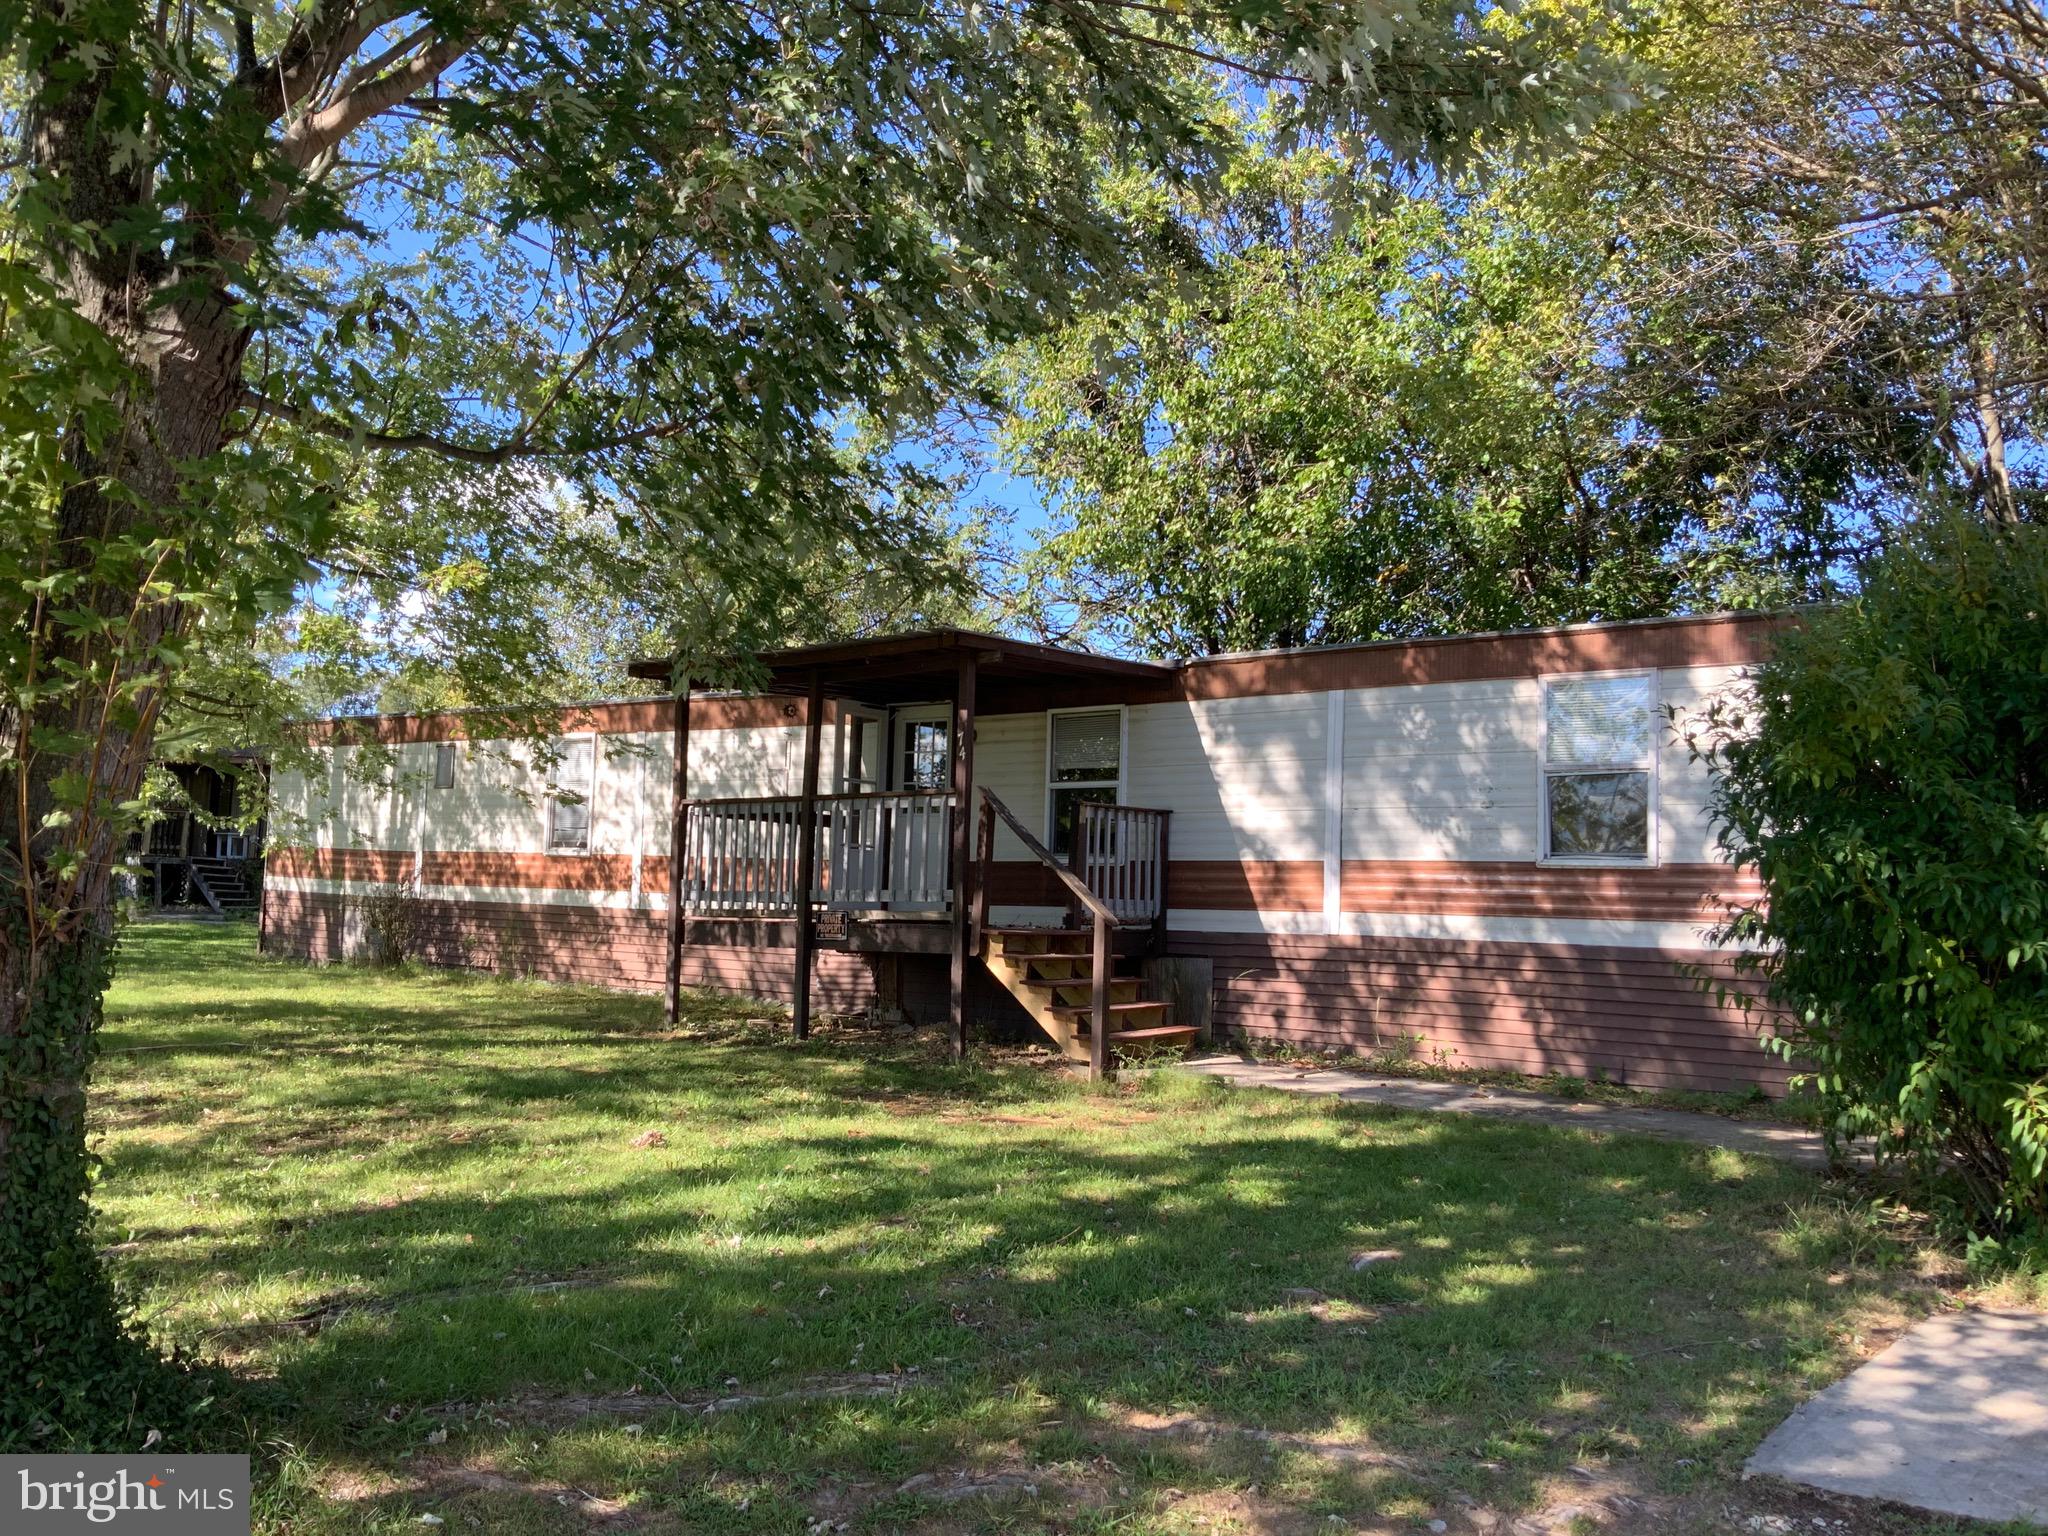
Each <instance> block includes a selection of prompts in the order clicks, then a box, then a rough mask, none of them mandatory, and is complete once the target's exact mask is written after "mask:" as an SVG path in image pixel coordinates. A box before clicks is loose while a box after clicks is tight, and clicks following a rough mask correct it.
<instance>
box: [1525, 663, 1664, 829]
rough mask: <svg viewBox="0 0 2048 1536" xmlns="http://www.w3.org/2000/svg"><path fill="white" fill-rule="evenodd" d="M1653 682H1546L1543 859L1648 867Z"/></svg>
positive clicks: (1606, 678)
mask: <svg viewBox="0 0 2048 1536" xmlns="http://www.w3.org/2000/svg"><path fill="white" fill-rule="evenodd" d="M1656 691H1657V685H1656V678H1655V677H1654V676H1653V675H1652V674H1650V673H1648V672H1636V673H1629V674H1626V675H1602V676H1597V677H1552V678H1546V679H1545V680H1544V684H1543V856H1544V857H1545V858H1549V859H1588V860H1597V861H1603V862H1607V863H1630V864H1643V863H1648V862H1649V861H1650V857H1651V849H1652V847H1653V841H1652V840H1653V837H1654V830H1655V816H1654V814H1653V807H1652V797H1653V795H1654V792H1655V787H1656V761H1655V753H1656V733H1655V730H1654V727H1653V721H1654V717H1655V714H1656V703H1657V700H1656Z"/></svg>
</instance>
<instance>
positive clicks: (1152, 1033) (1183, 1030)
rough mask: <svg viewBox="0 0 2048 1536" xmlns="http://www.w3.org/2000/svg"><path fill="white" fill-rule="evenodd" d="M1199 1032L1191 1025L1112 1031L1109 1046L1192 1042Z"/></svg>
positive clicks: (1156, 1026)
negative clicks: (1175, 1041)
mask: <svg viewBox="0 0 2048 1536" xmlns="http://www.w3.org/2000/svg"><path fill="white" fill-rule="evenodd" d="M1200 1033H1201V1030H1200V1029H1198V1028H1196V1026H1194V1025H1193V1024H1157V1025H1154V1026H1153V1027H1152V1028H1151V1029H1112V1030H1111V1031H1110V1032H1109V1043H1110V1044H1111V1045H1144V1044H1148V1043H1150V1044H1158V1043H1161V1042H1164V1041H1167V1040H1192V1039H1194V1038H1195V1036H1197V1035H1199V1034H1200Z"/></svg>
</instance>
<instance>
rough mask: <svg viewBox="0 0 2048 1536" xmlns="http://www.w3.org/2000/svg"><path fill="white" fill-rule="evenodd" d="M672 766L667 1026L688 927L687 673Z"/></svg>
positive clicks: (673, 1014) (679, 992) (679, 998)
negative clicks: (685, 867)
mask: <svg viewBox="0 0 2048 1536" xmlns="http://www.w3.org/2000/svg"><path fill="white" fill-rule="evenodd" d="M674 687H675V690H676V715H675V750H676V761H675V767H674V768H673V770H671V772H670V774H669V784H668V973H667V977H666V981H665V987H666V990H665V991H664V992H663V994H662V1010H661V1011H662V1016H663V1017H664V1018H666V1019H667V1020H668V1022H669V1024H670V1026H671V1027H673V1026H674V1025H675V1023H676V1022H677V1020H678V1019H679V1018H680V1017H681V1014H682V1009H683V941H684V934H685V931H686V929H687V927H688V920H687V914H686V913H685V912H684V911H683V889H684V887H685V886H686V885H687V884H688V881H687V880H685V878H684V870H683V865H684V862H685V860H686V857H687V849H686V847H685V841H686V837H687V832H688V827H689V821H690V674H689V673H688V672H683V671H679V672H678V673H677V674H676V677H675V682H674Z"/></svg>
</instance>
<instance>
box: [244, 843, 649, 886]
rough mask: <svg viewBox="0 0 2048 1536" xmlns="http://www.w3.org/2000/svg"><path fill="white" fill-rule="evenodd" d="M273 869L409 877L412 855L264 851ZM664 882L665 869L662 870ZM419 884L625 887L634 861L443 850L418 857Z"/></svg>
mask: <svg viewBox="0 0 2048 1536" xmlns="http://www.w3.org/2000/svg"><path fill="white" fill-rule="evenodd" d="M268 867H269V869H270V870H271V872H272V873H274V874H278V875H284V876H287V877H294V878H299V879H307V880H368V881H375V882H379V883H384V884H389V883H390V882H392V881H395V880H410V879H412V867H413V859H412V854H411V853H410V852H409V851H406V850H403V849H373V848H285V849H278V850H276V851H274V852H272V853H271V854H270V855H269V859H268ZM662 874H663V879H664V883H665V882H666V878H667V869H666V867H664V869H663V871H662ZM420 882H421V883H422V884H423V885H455V886H462V885H468V886H484V887H500V888H506V889H520V890H549V891H625V890H631V889H632V886H633V860H632V857H631V856H630V855H628V854H623V853H446V852H429V853H427V854H425V855H424V856H423V857H422V858H421V860H420Z"/></svg>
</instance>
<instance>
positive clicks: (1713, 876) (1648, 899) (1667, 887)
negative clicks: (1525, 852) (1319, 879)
mask: <svg viewBox="0 0 2048 1536" xmlns="http://www.w3.org/2000/svg"><path fill="white" fill-rule="evenodd" d="M1339 889H1340V899H1341V901H1342V904H1343V908H1344V910H1345V911H1347V912H1425V913H1430V912H1434V913H1443V914H1446V915H1456V916H1461V917H1462V916H1471V917H1572V918H1608V919H1619V920H1634V921H1641V922H1684V921H1687V920H1690V919H1712V918H1716V917H1719V916H1720V915H1722V914H1723V913H1724V912H1726V911H1727V910H1728V908H1729V906H1730V904H1731V903H1741V902H1749V901H1754V900H1756V899H1757V898H1758V897H1759V896H1761V895H1762V887H1761V886H1760V885H1759V884H1758V883H1757V881H1756V878H1755V877H1754V876H1753V875H1749V874H1746V873H1744V872H1743V871H1740V870H1737V869H1735V868H1734V867H1733V866H1731V865H1727V864H1666V865H1662V866H1660V867H1658V868H1655V869H1575V868H1571V867H1567V866H1559V865H1549V864H1533V863H1528V862H1515V861H1493V862H1479V861H1473V862H1469V863H1451V862H1447V861H1439V860H1408V859H1346V860H1345V861H1344V866H1343V875H1342V884H1341V886H1340V888H1339Z"/></svg>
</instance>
